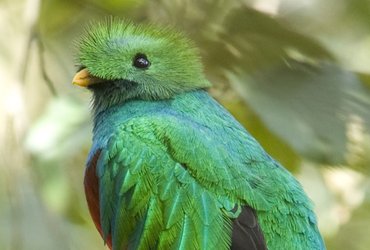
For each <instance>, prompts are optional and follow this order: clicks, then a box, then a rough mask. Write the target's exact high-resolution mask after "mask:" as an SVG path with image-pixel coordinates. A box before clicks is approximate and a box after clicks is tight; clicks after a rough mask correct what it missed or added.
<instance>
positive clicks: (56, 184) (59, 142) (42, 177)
mask: <svg viewBox="0 0 370 250" xmlns="http://www.w3.org/2000/svg"><path fill="white" fill-rule="evenodd" d="M109 15H114V16H122V17H124V18H128V19H132V20H134V21H137V22H142V21H144V22H155V23H158V24H162V25H171V26H175V28H176V29H178V30H181V31H183V32H185V33H186V34H187V35H188V36H189V37H190V38H191V39H193V40H194V41H195V43H196V44H197V46H198V47H199V48H200V52H201V55H202V58H203V61H204V64H205V72H206V74H207V77H208V78H209V79H210V80H211V81H212V82H213V83H214V87H213V88H212V89H211V90H210V92H211V94H212V95H213V96H214V97H215V98H217V99H218V100H219V101H220V102H221V103H222V104H223V105H224V106H226V107H227V108H228V109H229V110H230V111H231V112H232V113H233V114H234V115H235V116H236V117H237V119H238V120H239V121H240V122H241V123H242V124H243V125H244V126H245V127H246V128H247V129H248V130H249V131H250V132H251V133H252V134H253V135H254V136H255V137H256V138H257V139H258V140H259V141H260V142H261V144H262V145H263V146H264V147H265V149H266V150H267V151H268V152H269V153H270V154H271V155H272V156H274V157H275V158H276V159H278V160H279V161H280V162H282V163H283V164H284V165H285V166H286V167H287V168H288V169H289V170H290V171H292V172H293V173H294V174H295V175H296V177H297V178H298V179H299V180H300V181H301V183H302V184H303V186H304V188H305V190H306V191H307V192H308V194H309V196H310V197H311V198H312V200H313V201H314V203H315V210H316V212H317V214H318V217H319V226H320V229H321V231H322V233H323V235H324V237H325V241H326V244H327V247H328V249H338V250H339V249H354V250H357V249H358V250H360V249H364V250H365V249H369V248H370V237H369V235H370V226H369V224H370V193H369V190H370V185H369V175H370V2H369V1H368V0H325V1H321V0H300V1H295V0H244V1H237V0H235V1H230V0H229V1H227V0H213V1H211V0H204V1H196V0H183V1H180V0H154V1H149V0H136V1H135V0H126V1H125V0H108V1H99V0H77V1H75V0H74V1H72V0H1V1H0V34H1V36H0V77H1V78H0V79H1V81H0V87H1V88H0V89H1V90H0V102H1V104H0V141H1V142H2V143H1V144H0V249H9V250H10V249H11V250H18V249H27V250H28V249H31V250H32V249H38V250H39V249H90V250H93V249H104V248H105V247H104V246H103V242H102V241H101V239H100V236H99V235H98V233H97V231H96V230H95V228H94V225H93V224H92V222H91V219H90V217H89V214H88V210H87V207H86V202H85V197H84V193H83V186H82V182H83V172H84V161H85V158H86V156H87V153H88V150H89V147H90V145H91V141H90V140H91V122H90V116H89V101H90V94H89V93H88V91H86V90H83V89H80V88H77V87H74V86H72V84H71V79H72V77H73V75H74V73H75V71H76V68H75V65H74V64H75V59H74V53H75V52H76V51H75V46H74V44H75V41H76V40H77V39H78V38H79V36H80V34H81V32H83V29H84V27H85V25H86V24H87V23H89V22H90V21H92V20H99V19H103V18H104V17H106V16H109Z"/></svg>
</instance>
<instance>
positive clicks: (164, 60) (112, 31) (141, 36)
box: [73, 19, 210, 109]
mask: <svg viewBox="0 0 370 250" xmlns="http://www.w3.org/2000/svg"><path fill="white" fill-rule="evenodd" d="M78 49H79V53H78V58H77V60H78V64H79V65H80V70H79V71H78V72H77V74H76V75H75V77H74V79H73V83H74V84H76V85H79V86H82V87H87V88H88V89H90V90H92V92H93V96H94V99H93V106H94V107H95V108H99V109H102V108H103V109H104V108H107V107H110V106H113V105H116V104H118V103H122V102H125V101H127V100H132V99H141V100H161V99H169V98H172V97H173V96H175V95H177V94H179V93H182V92H185V91H191V90H195V89H200V88H205V87H209V86H210V83H209V82H208V81H207V80H206V78H205V76H204V74H203V71H202V64H201V62H200V59H199V56H198V52H197V50H196V49H195V47H193V45H192V43H191V42H190V41H189V40H188V39H186V38H185V37H184V36H183V35H182V34H180V33H177V32H174V31H173V30H172V29H169V28H158V27H155V26H152V25H134V24H133V23H131V22H127V21H123V20H119V19H110V20H107V21H105V22H101V23H95V24H92V25H90V26H89V27H88V29H87V31H86V34H85V35H84V36H83V37H82V39H81V40H80V42H79V44H78Z"/></svg>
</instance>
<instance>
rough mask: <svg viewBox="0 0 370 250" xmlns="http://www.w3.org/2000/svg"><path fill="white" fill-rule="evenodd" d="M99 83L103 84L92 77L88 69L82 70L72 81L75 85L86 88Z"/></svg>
mask: <svg viewBox="0 0 370 250" xmlns="http://www.w3.org/2000/svg"><path fill="white" fill-rule="evenodd" d="M99 82H103V80H102V79H100V78H98V77H95V76H92V75H90V72H89V71H88V70H87V69H81V70H80V71H78V72H77V73H76V75H75V76H74V77H73V80H72V83H73V84H75V85H78V86H80V87H85V88H86V87H88V86H90V85H93V84H96V83H99Z"/></svg>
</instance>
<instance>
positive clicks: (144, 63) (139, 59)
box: [132, 53, 150, 69]
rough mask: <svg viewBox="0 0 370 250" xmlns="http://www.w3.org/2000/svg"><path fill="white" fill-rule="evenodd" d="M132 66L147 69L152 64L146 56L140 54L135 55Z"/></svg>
mask: <svg viewBox="0 0 370 250" xmlns="http://www.w3.org/2000/svg"><path fill="white" fill-rule="evenodd" d="M132 65H133V66H135V67H136V68H139V69H147V68H149V66H150V62H149V60H148V58H147V57H146V55H144V54H141V53H138V54H136V55H135V57H134V59H133V62H132Z"/></svg>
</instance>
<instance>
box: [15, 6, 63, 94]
mask: <svg viewBox="0 0 370 250" xmlns="http://www.w3.org/2000/svg"><path fill="white" fill-rule="evenodd" d="M40 6H41V4H40V0H28V1H27V6H26V10H25V12H26V13H25V18H24V22H25V24H26V30H27V31H28V35H27V38H26V39H27V41H26V45H25V52H24V57H23V59H22V61H21V66H20V69H19V76H20V81H21V82H22V83H23V84H24V83H25V79H26V74H27V70H28V63H29V60H30V55H31V49H32V44H33V42H34V41H36V42H37V48H38V52H39V60H40V68H41V74H42V77H43V78H44V80H45V82H46V85H47V86H48V88H49V90H50V92H51V93H52V95H53V96H57V92H56V89H55V87H54V85H53V83H52V81H51V79H50V77H49V76H48V74H47V72H46V67H45V59H44V51H45V46H44V44H43V42H42V41H41V37H40V34H38V32H37V24H38V20H39V12H40Z"/></svg>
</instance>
